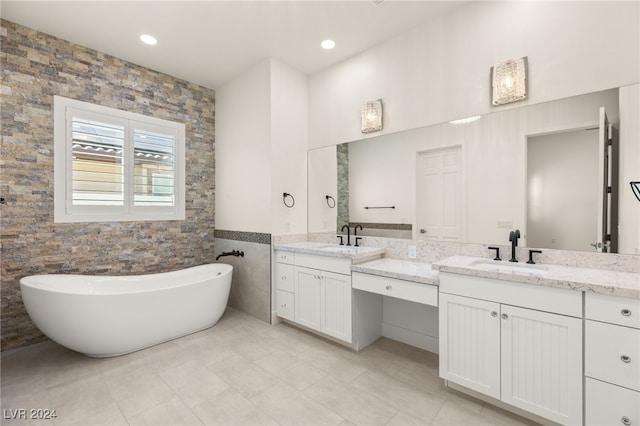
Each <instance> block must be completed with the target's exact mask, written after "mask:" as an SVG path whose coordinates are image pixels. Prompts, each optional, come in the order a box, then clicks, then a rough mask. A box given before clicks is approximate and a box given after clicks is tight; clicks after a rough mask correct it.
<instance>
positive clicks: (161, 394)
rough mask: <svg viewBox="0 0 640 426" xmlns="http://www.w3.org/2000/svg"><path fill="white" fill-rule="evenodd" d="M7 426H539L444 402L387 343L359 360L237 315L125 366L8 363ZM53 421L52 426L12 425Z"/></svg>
mask: <svg viewBox="0 0 640 426" xmlns="http://www.w3.org/2000/svg"><path fill="white" fill-rule="evenodd" d="M1 378H2V419H1V420H2V421H1V423H2V424H3V425H5V424H6V425H12V424H27V423H29V422H31V424H34V425H43V426H44V425H86V426H89V425H109V426H112V425H114V426H115V425H154V426H155V425H296V426H297V425H351V424H353V425H419V424H433V425H473V426H481V425H522V424H527V425H531V424H533V423H531V422H529V421H527V420H525V419H522V418H520V417H518V416H515V415H512V414H510V413H507V412H505V411H502V410H500V409H498V408H495V407H493V406H491V405H488V404H484V403H482V402H481V401H478V400H476V399H473V398H470V397H466V396H464V395H462V394H460V393H457V392H455V391H452V390H447V389H446V388H445V387H444V385H443V383H442V381H441V380H440V379H439V378H438V356H437V355H436V354H433V353H430V352H425V351H422V350H420V349H416V348H413V347H411V346H407V345H404V344H402V343H398V342H394V341H392V340H389V339H385V338H382V339H379V340H378V341H377V342H375V343H374V344H372V345H370V346H369V347H367V348H366V349H365V350H363V351H361V352H359V353H356V352H353V351H350V350H348V349H346V348H343V347H341V346H340V345H336V344H333V343H330V342H327V341H326V340H324V339H321V338H318V337H316V336H313V335H311V334H308V333H306V332H303V331H300V330H298V329H296V328H295V327H291V326H288V325H284V324H279V325H274V326H270V325H267V324H265V323H263V322H260V321H258V320H255V319H254V318H252V317H250V316H248V315H245V314H243V313H240V312H238V311H236V310H233V309H227V311H226V313H225V314H224V316H223V317H222V319H221V320H220V322H219V323H218V324H217V325H216V326H214V327H212V328H210V329H208V330H205V331H202V332H199V333H195V334H192V335H189V336H186V337H183V338H181V339H177V340H173V341H171V342H167V343H164V344H161V345H158V346H154V347H152V348H149V349H145V350H142V351H139V352H135V353H132V354H129V355H124V356H120V357H117V358H106V359H95V358H88V357H86V356H84V355H81V354H78V353H75V352H72V351H69V350H67V349H65V348H63V347H61V346H59V345H57V344H55V343H53V342H45V343H41V344H38V345H33V346H30V347H27V348H24V349H19V350H15V351H10V352H8V353H5V354H3V356H2V375H1ZM21 408H23V409H27V415H28V414H29V409H32V408H33V409H55V410H56V414H57V417H56V418H55V419H51V420H34V419H31V420H29V419H27V420H19V419H11V416H12V413H19V412H17V411H16V410H17V409H21Z"/></svg>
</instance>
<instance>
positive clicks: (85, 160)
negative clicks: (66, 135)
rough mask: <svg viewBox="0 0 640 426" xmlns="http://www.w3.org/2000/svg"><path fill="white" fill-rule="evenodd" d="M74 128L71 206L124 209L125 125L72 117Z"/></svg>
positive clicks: (72, 138) (72, 132)
mask: <svg viewBox="0 0 640 426" xmlns="http://www.w3.org/2000/svg"><path fill="white" fill-rule="evenodd" d="M105 121H106V120H105ZM71 129H72V130H71V150H72V152H71V155H72V157H71V161H72V165H71V169H72V175H71V182H72V183H71V185H72V188H73V191H72V197H71V204H72V205H74V206H78V205H101V206H105V205H107V206H124V143H125V128H124V126H123V125H116V124H111V123H106V122H103V121H95V120H89V119H86V118H82V117H78V116H75V115H73V114H72V115H71Z"/></svg>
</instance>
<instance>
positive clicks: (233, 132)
mask: <svg viewBox="0 0 640 426" xmlns="http://www.w3.org/2000/svg"><path fill="white" fill-rule="evenodd" d="M270 68H271V66H270V61H269V60H265V61H263V62H261V63H260V64H258V65H256V66H255V67H253V68H251V69H250V70H248V71H246V72H245V73H243V74H241V75H239V76H238V77H237V78H235V79H234V80H233V81H231V82H230V83H228V84H226V85H224V86H223V87H221V88H219V89H218V90H217V91H216V146H215V152H216V216H215V218H216V224H215V225H216V229H224V230H231V231H247V232H267V233H268V232H270V231H271V111H270V107H271V90H270V84H271V81H270V78H271V77H270Z"/></svg>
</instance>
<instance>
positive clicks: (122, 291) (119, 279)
mask: <svg viewBox="0 0 640 426" xmlns="http://www.w3.org/2000/svg"><path fill="white" fill-rule="evenodd" d="M212 267H216V268H212ZM208 268H212V269H214V270H215V269H220V268H221V271H218V272H219V273H218V274H216V275H211V276H200V277H198V279H190V280H182V281H181V280H180V278H184V277H185V276H187V275H188V274H189V273H193V272H198V273H202V272H201V271H199V270H206V269H208ZM233 269H234V268H233V265H230V264H228V263H221V262H215V263H205V264H202V265H196V266H190V267H187V268H184V269H176V270H174V271H166V272H154V273H150V274H144V273H142V274H137V275H99V274H61V273H54V274H35V275H26V276H24V277H22V278H20V280H19V282H20V288H21V289H22V287H23V286H26V287H29V288H31V289H34V290H37V291H42V292H49V293H61V294H75V295H82V296H96V297H104V296H118V295H130V294H144V293H153V292H163V291H170V290H172V289H176V288H180V287H186V286H189V285H194V284H198V283H201V282H203V281H206V280H211V279H216V278H223V277H225V276H226V275H233ZM197 270H198V271H197ZM172 278H176V281H172V282H171V285H160V286H155V287H148V288H140V286H141V282H143V281H144V282H147V281H152V280H154V279H162V280H169V279H172ZM43 279H48V280H49V281H51V280H52V279H53V280H56V281H55V282H43ZM69 280H73V281H79V282H80V284H84V286H83V287H82V288H81V290H82V291H80V289H76V288H70V286H69V284H68V281H69ZM96 284H102V285H106V286H121V287H122V288H118V289H117V291H99V290H100V288H97V287H96ZM65 285H66V287H65ZM127 285H129V287H127ZM75 287H78V286H77V285H76V286H75ZM136 287H137V288H136Z"/></svg>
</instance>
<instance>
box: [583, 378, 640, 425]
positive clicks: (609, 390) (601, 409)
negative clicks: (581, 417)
mask: <svg viewBox="0 0 640 426" xmlns="http://www.w3.org/2000/svg"><path fill="white" fill-rule="evenodd" d="M585 396H586V407H585V408H586V410H585V414H586V418H585V423H586V424H587V425H588V426H589V425H594V426H595V425H597V426H602V425H621V426H622V425H639V424H640V392H636V391H633V390H631V389H626V388H622V387H620V386H615V385H612V384H610V383H605V382H601V381H599V380H594V379H590V378H588V377H587V380H586V395H585Z"/></svg>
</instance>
